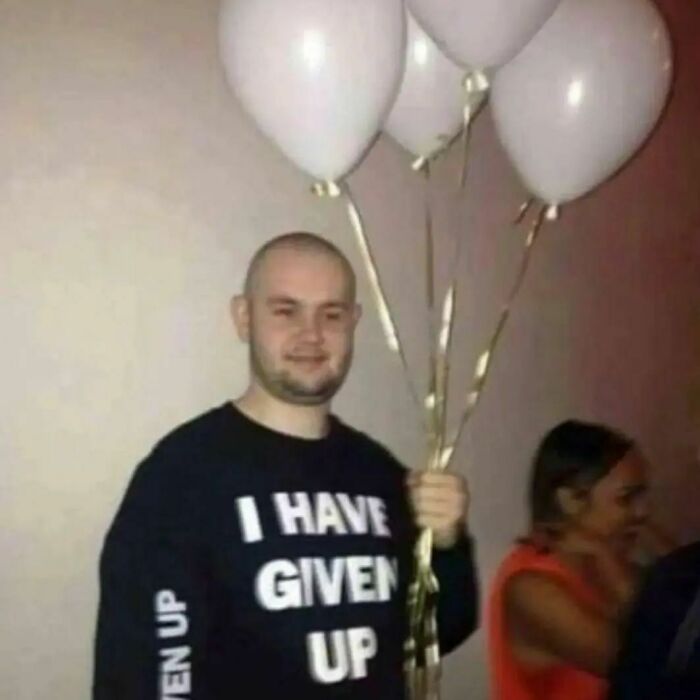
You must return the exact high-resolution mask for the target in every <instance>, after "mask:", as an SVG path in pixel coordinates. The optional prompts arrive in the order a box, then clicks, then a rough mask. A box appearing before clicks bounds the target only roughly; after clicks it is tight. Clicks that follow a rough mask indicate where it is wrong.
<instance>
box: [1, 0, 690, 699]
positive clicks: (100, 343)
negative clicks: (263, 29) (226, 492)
mask: <svg viewBox="0 0 700 700" xmlns="http://www.w3.org/2000/svg"><path fill="white" fill-rule="evenodd" d="M667 4H668V5H669V9H670V10H671V12H670V16H671V19H672V20H673V24H674V28H675V32H676V34H677V36H678V37H679V39H680V41H679V63H680V69H679V81H678V86H677V91H676V95H675V97H674V100H673V102H672V104H671V107H670V109H669V112H668V114H667V118H666V122H665V124H664V125H663V127H662V128H661V130H660V131H659V132H658V133H657V134H656V136H655V137H654V139H653V140H652V143H651V144H650V145H649V147H648V148H647V149H646V150H645V152H644V153H643V154H642V155H641V156H640V157H639V158H637V159H636V161H635V162H634V163H633V165H632V166H631V167H630V168H629V169H628V170H627V171H626V172H625V173H624V174H622V175H621V176H620V177H618V178H617V179H616V180H615V181H614V182H613V183H611V184H610V185H608V186H606V187H605V188H604V189H602V190H601V191H600V192H598V193H596V194H595V196H593V197H591V198H588V199H586V200H584V201H582V202H579V203H577V204H574V205H573V206H571V207H570V208H569V209H567V210H566V211H565V213H564V216H563V218H562V221H561V222H560V223H559V224H557V225H556V226H553V227H552V228H551V229H550V230H548V231H547V232H546V233H545V235H544V236H543V238H542V242H541V247H540V249H539V251H538V253H537V254H536V258H535V260H534V263H533V267H532V271H531V276H530V278H529V281H528V283H527V285H526V288H525V289H524V292H523V295H522V298H521V299H520V301H519V302H518V305H517V308H516V311H515V316H514V318H513V322H512V325H511V326H510V328H509V330H508V332H507V334H506V337H505V338H504V345H503V347H502V351H501V352H500V354H499V356H498V359H497V360H496V365H495V367H494V374H493V383H492V384H491V386H490V387H489V391H488V395H487V396H486V398H485V399H484V402H483V405H482V409H483V410H482V411H481V413H480V414H479V415H478V416H477V418H476V420H475V421H474V424H473V429H472V431H471V433H470V434H469V436H468V440H466V441H465V443H464V444H463V445H462V449H461V450H460V453H459V468H460V469H461V470H463V471H464V472H465V473H468V474H469V475H470V478H471V483H472V488H473V491H474V508H473V516H472V523H473V529H474V532H475V533H476V536H477V538H478V540H479V544H480V558H481V562H482V567H483V574H484V577H488V575H489V574H490V572H491V571H492V569H493V566H494V564H495V563H496V562H497V560H498V558H499V557H500V556H502V554H503V552H504V550H505V548H506V547H507V546H508V543H509V542H510V541H511V539H512V538H513V537H514V536H515V535H516V534H517V533H518V531H519V530H520V529H521V528H522V526H523V519H524V512H523V506H522V500H523V498H522V489H523V483H524V480H525V475H526V471H527V462H528V457H529V454H530V453H531V451H532V449H533V446H534V444H535V442H536V440H537V438H538V436H539V435H540V434H541V432H542V431H544V430H545V429H546V428H547V427H549V426H550V425H551V423H552V422H553V421H555V420H558V419H560V418H563V417H565V416H568V415H572V414H575V415H581V416H585V417H589V418H596V419H601V420H609V421H612V422H614V423H616V424H618V425H620V426H621V427H623V428H625V429H627V430H629V431H630V432H631V433H633V434H634V435H635V436H637V437H638V438H639V440H640V441H641V442H642V444H643V445H644V446H645V447H646V448H647V450H648V452H649V453H650V454H651V455H652V456H653V458H654V460H655V461H656V463H657V465H658V467H659V470H658V475H657V476H658V482H659V485H660V493H661V498H660V501H661V504H662V507H663V508H664V509H665V510H667V511H668V518H669V520H671V521H673V522H674V523H675V524H676V525H677V526H678V527H679V528H682V529H683V532H684V533H685V534H686V536H691V535H692V534H697V533H698V532H700V516H699V515H698V511H697V508H694V507H693V504H694V501H695V500H696V499H697V492H698V481H699V480H698V474H697V454H696V451H697V446H698V443H697V439H696V435H697V430H695V428H694V424H693V420H692V419H691V417H690V415H689V412H688V410H687V409H688V404H689V398H690V391H689V378H690V376H691V374H693V376H695V377H696V378H697V374H698V373H697V371H695V370H696V369H697V364H696V362H695V357H694V355H693V351H694V346H693V343H694V342H695V341H696V340H697V336H698V333H697V330H698V318H697V312H698V306H697V301H698V298H697V291H698V289H697V281H698V274H697V273H698V269H697V259H698V258H697V253H698V245H697V240H698V239H697V236H696V234H697V226H698V223H700V204H699V202H700V197H698V185H699V184H700V149H699V147H698V142H699V141H700V140H699V139H698V134H697V125H698V123H699V122H698V119H699V118H700V99H699V97H698V91H697V75H698V70H700V54H699V53H698V48H697V46H698V43H699V42H698V41H697V36H698V34H699V33H700V12H699V11H698V8H697V7H696V6H695V4H693V3H688V2H680V1H677V2H675V3H674V2H672V1H671V0H669V1H668V3H667ZM216 5H217V3H216V2H215V0H178V1H177V2H176V1H174V0H169V1H166V0H119V1H117V0H103V1H102V2H99V3H98V2H90V1H89V0H72V1H69V0H4V1H3V2H2V3H0V221H1V222H2V231H1V232H0V295H1V298H2V304H1V305H0V328H2V342H0V367H1V368H2V370H1V371H2V375H1V386H2V391H1V393H0V396H1V398H0V465H1V466H0V555H1V560H2V565H1V566H0V614H1V615H2V618H1V619H2V624H1V625H0V678H2V691H0V694H1V695H2V697H3V698H4V697H7V698H12V699H13V700H40V699H43V698H49V697H51V698H60V699H61V700H76V698H86V697H87V696H88V685H89V676H90V670H91V659H90V653H91V637H92V631H93V624H94V611H95V605H96V595H97V588H96V558H97V554H98V550H99V546H100V542H101V538H102V536H103V533H104V531H105V528H106V527H107V525H108V522H109V520H110V518H111V516H112V514H113V511H114V508H115V506H116V503H117V501H118V499H119V497H120V496H121V493H122V491H123V488H124V486H125V483H126V481H127V479H128V477H129V475H130V473H131V470H132V469H133V466H134V464H135V462H136V461H137V460H138V459H139V457H140V456H141V455H143V453H144V452H145V451H146V450H147V449H148V448H149V447H150V445H151V444H152V443H153V442H154V440H156V439H157V438H158V437H159V435H161V434H162V433H163V432H164V431H165V430H167V429H169V428H170V427H172V425H173V424H174V423H176V422H178V421H180V420H183V419H185V418H187V417H189V416H190V415H192V414H194V413H197V412H199V411H201V410H203V409H205V408H207V407H209V406H210V405H212V404H214V403H216V402H220V401H223V400H224V399H225V398H227V397H229V396H231V395H232V394H234V393H235V392H236V391H238V390H240V389H241V387H242V386H243V384H244V381H245V359H246V356H245V352H244V350H243V348H241V347H240V346H238V345H237V344H236V342H235V341H234V338H233V334H232V332H231V330H230V328H229V323H228V319H227V312H226V302H227V298H228V296H229V295H230V294H231V293H232V292H233V291H234V290H235V289H236V288H237V286H238V284H239V283H240V279H241V275H242V272H243V268H244V265H245V263H246V261H247V259H248V257H249V255H250V253H251V251H252V250H253V249H254V248H255V247H256V246H257V245H258V244H259V243H260V242H261V241H263V240H264V239H265V238H266V237H268V236H270V235H272V234H274V233H277V232H279V231H281V230H284V229H290V228H309V229H312V230H318V231H322V232H324V233H326V234H328V235H329V236H331V237H332V238H333V239H334V240H336V241H338V242H339V243H340V244H341V245H342V246H343V247H345V248H346V249H347V250H349V251H350V253H351V256H352V257H353V259H354V260H356V261H357V256H356V255H355V251H354V248H353V245H352V241H351V235H350V231H349V228H348V226H347V223H346V219H345V216H344V212H343V210H342V208H341V206H340V204H339V203H337V202H328V201H317V200H315V199H314V198H313V197H312V196H310V195H309V193H308V189H307V185H308V183H307V181H306V180H305V178H304V177H303V176H302V175H300V174H299V173H298V172H297V171H296V170H295V168H294V167H293V166H291V165H289V164H288V163H287V162H286V161H285V160H284V159H283V158H282V157H280V156H279V155H278V154H277V152H276V151H275V149H274V148H273V147H272V146H270V145H269V144H268V143H267V142H266V141H265V139H264V138H262V137H261V136H260V135H259V134H258V133H257V131H256V130H255V128H254V127H253V126H252V125H251V124H250V122H249V121H248V120H247V119H246V118H245V117H244V116H243V115H242V114H241V113H240V111H239V109H238V107H237V105H236V103H235V101H234V100H233V98H232V97H231V96H230V94H229V92H228V91H227V89H226V87H225V84H224V81H223V77H222V72H221V70H220V67H219V65H218V61H217V57H216V34H215V31H216ZM694 38H695V41H694V43H693V39H694ZM458 160H459V159H458V154H454V155H453V156H452V157H451V158H450V159H449V160H448V162H447V163H445V164H444V165H443V166H442V169H441V171H440V173H439V174H438V176H437V178H436V181H435V186H434V194H435V216H436V219H437V222H438V225H439V228H440V231H441V232H442V233H443V235H442V237H441V241H442V257H441V269H442V270H443V275H442V277H443V279H444V270H445V268H446V261H447V258H448V257H449V254H448V251H449V244H450V236H456V235H459V236H463V237H464V239H465V249H466V253H467V254H466V256H465V258H464V261H463V265H462V277H463V280H464V282H463V287H462V297H461V301H460V309H459V314H460V324H459V329H458V333H457V339H456V349H457V360H456V362H455V385H456V386H464V384H465V382H466V377H467V374H468V368H469V367H470V364H471V362H472V360H473V358H474V356H475V354H476V352H477V351H478V349H479V348H480V346H481V344H482V343H483V339H484V337H485V334H486V333H487V331H488V329H489V328H490V326H491V324H492V322H493V318H494V314H495V313H496V311H497V308H498V303H499V301H500V300H501V298H502V295H503V294H504V291H505V289H506V286H507V284H508V282H509V280H510V278H511V276H512V274H513V270H514V266H515V264H516V262H517V259H518V251H519V237H518V234H515V233H514V232H513V231H511V230H509V229H508V227H507V222H508V221H509V219H510V218H511V217H512V214H513V212H514V211H515V210H516V209H517V206H518V205H519V203H520V201H521V200H522V197H523V193H522V190H521V188H520V186H519V185H518V184H517V181H516V179H515V177H514V175H513V173H512V170H511V169H510V167H509V165H508V164H507V161H506V160H505V158H504V156H503V154H502V153H501V151H500V150H499V148H498V146H497V145H496V142H495V139H494V136H493V131H492V127H491V124H490V122H489V117H488V115H487V114H485V115H484V116H483V117H482V118H481V119H480V123H479V125H478V127H477V128H476V133H475V148H474V157H473V162H472V180H471V181H470V190H469V196H468V197H466V198H465V197H464V196H462V195H461V194H460V193H459V192H457V188H456V177H457V170H458V166H459V162H458ZM352 184H353V185H354V187H355V189H356V193H357V197H358V200H359V202H360V205H361V208H362V210H363V212H364V214H365V217H366V221H367V225H368V227H369V230H370V233H371V235H372V237H373V240H374V241H375V244H376V246H377V255H378V257H379V260H380V263H381V266H382V269H383V270H384V271H385V276H386V284H387V287H388V290H389V293H390V295H391V297H392V300H393V301H394V303H395V306H396V314H397V317H398V319H399V322H400V324H401V328H402V331H403V334H404V336H405V341H406V344H407V346H408V349H409V356H410V361H411V363H412V367H413V369H414V371H415V372H416V374H419V373H420V372H421V371H422V368H423V365H424V363H425V355H426V347H425V343H424V340H425V317H424V314H423V313H422V312H421V303H422V297H421V289H422V282H421V254H422V252H421V247H420V245H421V240H422V239H421V235H422V232H421V228H420V221H421V216H422V210H421V206H420V196H421V184H420V180H419V179H418V178H416V176H415V175H413V174H412V173H411V172H410V171H409V169H408V167H407V159H406V157H405V155H404V154H402V153H401V152H400V151H399V150H398V148H396V147H395V146H393V145H392V144H389V143H388V142H385V141H380V143H379V144H378V146H377V148H376V149H375V150H374V151H373V152H372V154H371V155H370V157H369V159H368V161H367V162H366V163H365V164H364V165H363V166H362V168H361V169H360V171H359V172H358V173H357V174H356V175H355V176H353V178H352ZM361 292H362V294H363V295H364V299H365V303H366V305H367V306H368V313H367V314H366V318H365V320H364V322H363V324H362V327H361V329H360V331H359V339H358V353H357V361H356V366H355V368H354V372H353V374H352V377H351V379H350V381H349V382H348V385H347V387H346V389H345V390H344V392H343V393H342V395H341V397H340V400H339V402H338V410H339V412H340V413H341V414H342V415H344V416H345V417H346V418H347V419H349V420H350V421H353V422H355V423H356V424H358V425H360V426H361V427H363V428H365V429H367V430H369V431H370V432H372V433H374V434H375V435H377V436H379V437H381V438H382V439H383V440H384V441H386V442H387V443H388V444H389V445H390V446H391V447H392V448H393V449H394V450H395V451H396V452H397V453H398V454H399V455H400V456H401V457H403V458H404V459H405V460H406V461H409V462H414V463H415V462H418V461H419V456H418V455H419V448H420V444H421V442H420V436H419V435H418V434H417V431H416V415H415V412H414V410H413V409H412V407H411V405H410V403H409V401H408V399H407V396H406V393H405V391H404V389H403V386H402V383H401V375H400V373H399V371H398V370H397V368H396V365H395V363H394V362H393V360H392V358H391V357H390V356H389V355H388V353H387V352H386V351H385V349H384V347H383V343H382V339H381V334H380V332H379V326H378V323H377V321H376V316H375V315H374V313H373V311H372V310H371V308H370V302H369V301H368V300H367V293H366V286H364V284H363V286H362V289H361ZM695 349H696V350H697V346H695ZM696 391H698V392H700V388H698V389H696ZM456 393H457V392H456ZM696 403H700V402H698V399H697V396H696ZM697 420H698V417H697V416H696V421H697ZM671 509H672V511H671ZM482 657H483V640H482V638H481V637H477V638H475V640H473V642H472V643H471V644H470V645H469V646H468V647H467V648H465V649H464V650H463V651H461V652H459V654H458V655H456V656H455V658H454V660H452V661H451V662H449V663H448V665H447V692H446V697H447V698H454V699H455V700H456V699H457V698H461V697H470V698H483V697H485V696H486V691H485V673H484V669H483V665H482V664H480V663H479V662H480V661H481V659H482Z"/></svg>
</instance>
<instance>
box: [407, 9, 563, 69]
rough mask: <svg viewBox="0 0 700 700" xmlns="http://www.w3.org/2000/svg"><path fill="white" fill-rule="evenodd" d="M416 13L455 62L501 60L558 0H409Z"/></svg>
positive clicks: (514, 50) (490, 65)
mask: <svg viewBox="0 0 700 700" xmlns="http://www.w3.org/2000/svg"><path fill="white" fill-rule="evenodd" d="M406 2H407V5H408V7H409V9H410V10H411V12H412V13H413V15H414V17H415V18H416V19H417V20H418V21H419V22H420V23H421V24H422V25H423V27H424V28H425V29H426V31H427V32H428V33H429V34H430V35H431V36H432V37H433V39H435V41H436V42H437V44H438V46H439V47H440V48H441V49H442V50H443V51H444V52H445V53H446V54H447V55H448V56H450V57H451V58H453V59H454V60H455V61H457V63H459V64H461V65H462V66H471V67H473V68H478V69H480V70H483V69H485V68H493V67H495V66H500V65H503V64H504V63H505V62H506V61H508V60H510V59H511V58H513V56H515V54H517V53H518V51H520V49H522V48H523V46H525V44H527V42H528V41H529V40H530V39H531V38H532V37H533V36H534V34H535V33H536V32H537V30H538V29H539V28H540V27H541V26H542V25H543V24H544V23H545V22H546V21H547V19H548V18H549V17H550V16H551V14H552V12H554V10H555V9H556V7H557V5H558V4H559V2H560V0H406Z"/></svg>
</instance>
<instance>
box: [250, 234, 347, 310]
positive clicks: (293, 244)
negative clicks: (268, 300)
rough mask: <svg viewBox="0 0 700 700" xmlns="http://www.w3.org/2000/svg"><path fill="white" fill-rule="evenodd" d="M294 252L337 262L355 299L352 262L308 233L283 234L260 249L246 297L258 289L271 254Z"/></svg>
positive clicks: (254, 259)
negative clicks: (264, 267) (312, 254)
mask: <svg viewBox="0 0 700 700" xmlns="http://www.w3.org/2000/svg"><path fill="white" fill-rule="evenodd" d="M283 249H284V250H293V251H298V252H300V253H318V254H320V255H328V256H330V257H332V258H334V259H335V260H337V261H338V262H339V263H340V265H341V267H342V268H343V270H344V272H345V276H346V278H347V283H348V287H349V290H348V291H349V294H350V299H352V300H354V299H355V287H356V283H355V272H354V271H353V269H352V266H351V265H350V262H349V261H348V259H347V258H346V257H345V254H344V253H343V252H342V251H341V250H340V249H339V248H338V247H336V246H335V245H333V243H331V242H330V241H328V240H326V239H325V238H322V237H321V236H318V235H316V234H315V233H308V232H306V231H293V232H290V233H283V234H281V235H280V236H276V237H275V238H272V239H271V240H269V241H268V242H267V243H265V245H263V246H262V247H261V248H259V249H258V251H257V252H256V253H255V255H253V258H252V260H251V261H250V264H249V265H248V271H247V273H246V276H245V283H244V287H243V291H244V294H245V296H247V297H249V298H250V297H251V296H252V295H253V292H254V290H255V288H256V285H257V282H258V278H259V273H260V270H261V269H262V267H263V265H264V262H265V260H266V258H267V257H268V256H269V254H270V253H272V252H274V251H276V250H283Z"/></svg>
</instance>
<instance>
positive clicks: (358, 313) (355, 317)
mask: <svg viewBox="0 0 700 700" xmlns="http://www.w3.org/2000/svg"><path fill="white" fill-rule="evenodd" d="M361 318H362V304H355V306H354V307H353V309H352V325H353V327H354V326H356V325H357V324H358V323H359V322H360V319H361Z"/></svg>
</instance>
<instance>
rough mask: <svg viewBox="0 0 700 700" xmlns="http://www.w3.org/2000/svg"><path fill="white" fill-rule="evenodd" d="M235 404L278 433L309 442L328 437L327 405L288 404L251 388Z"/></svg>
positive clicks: (260, 388) (257, 421)
mask: <svg viewBox="0 0 700 700" xmlns="http://www.w3.org/2000/svg"><path fill="white" fill-rule="evenodd" d="M234 404H235V405H236V407H237V408H238V410H239V411H241V413H243V414H244V415H246V416H247V417H248V418H250V419H251V420H253V421H255V422H256V423H260V424H261V425H264V426H265V427H266V428H270V430H274V431H276V432H278V433H284V434H286V435H292V436H293V437H299V438H304V439H306V440H317V439H319V438H322V437H324V436H325V435H326V434H327V433H328V413H329V411H330V406H329V404H328V403H324V404H321V405H318V406H299V405H296V404H291V403H286V402H284V401H281V400H279V399H277V398H275V397H274V396H271V395H270V394H268V393H267V392H266V391H265V390H264V389H263V388H262V387H258V386H257V385H255V384H252V385H251V386H249V387H248V389H247V390H246V392H245V393H244V394H243V395H242V396H241V397H240V398H238V399H236V400H235V401H234Z"/></svg>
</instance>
